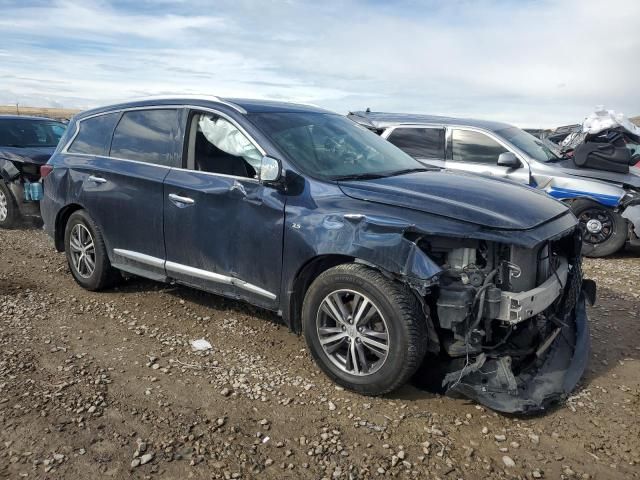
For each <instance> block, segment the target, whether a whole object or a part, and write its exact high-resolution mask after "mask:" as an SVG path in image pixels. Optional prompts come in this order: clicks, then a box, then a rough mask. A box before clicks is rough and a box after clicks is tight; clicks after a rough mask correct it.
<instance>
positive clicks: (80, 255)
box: [69, 223, 96, 278]
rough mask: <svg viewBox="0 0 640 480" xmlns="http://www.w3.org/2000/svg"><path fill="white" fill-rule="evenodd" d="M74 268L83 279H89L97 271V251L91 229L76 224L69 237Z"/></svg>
mask: <svg viewBox="0 0 640 480" xmlns="http://www.w3.org/2000/svg"><path fill="white" fill-rule="evenodd" d="M69 247H70V249H71V261H72V263H73V268H74V269H75V271H76V272H77V273H78V275H80V276H81V277H82V278H89V277H91V275H93V272H94V271H95V269H96V249H95V244H94V242H93V237H92V236H91V232H89V229H87V227H85V226H84V225H82V224H81V223H76V224H75V225H74V226H73V229H72V230H71V236H70V237H69Z"/></svg>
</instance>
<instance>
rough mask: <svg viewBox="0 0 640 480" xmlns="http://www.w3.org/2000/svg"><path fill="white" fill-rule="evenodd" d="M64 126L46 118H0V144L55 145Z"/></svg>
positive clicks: (19, 145)
mask: <svg viewBox="0 0 640 480" xmlns="http://www.w3.org/2000/svg"><path fill="white" fill-rule="evenodd" d="M66 128H67V126H66V125H65V124H64V123H60V122H54V121H48V120H29V119H6V120H2V119H0V146H4V147H55V146H56V145H58V140H60V137H62V134H63V133H64V131H65V130H66Z"/></svg>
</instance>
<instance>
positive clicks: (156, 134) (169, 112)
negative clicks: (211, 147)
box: [109, 109, 179, 167]
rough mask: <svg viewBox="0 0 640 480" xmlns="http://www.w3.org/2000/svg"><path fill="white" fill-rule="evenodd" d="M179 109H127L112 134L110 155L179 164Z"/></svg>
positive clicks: (157, 162) (170, 164)
mask: <svg viewBox="0 0 640 480" xmlns="http://www.w3.org/2000/svg"><path fill="white" fill-rule="evenodd" d="M177 125H178V111H177V110H176V109H158V110H133V111H130V112H125V113H124V114H123V115H122V118H121V119H120V122H119V123H118V126H117V127H116V130H115V132H114V133H113V141H112V142H111V152H110V153H109V155H110V156H112V157H116V158H122V159H125V160H137V161H139V162H145V163H153V164H156V165H164V166H168V167H177V166H179V165H178V164H177V160H176V158H177V157H176V155H175V154H174V143H175V140H174V132H175V131H176V127H177Z"/></svg>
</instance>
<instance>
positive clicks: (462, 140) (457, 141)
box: [452, 130, 508, 165]
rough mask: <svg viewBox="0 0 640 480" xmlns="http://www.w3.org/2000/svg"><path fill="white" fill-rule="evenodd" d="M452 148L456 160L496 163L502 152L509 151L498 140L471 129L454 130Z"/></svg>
mask: <svg viewBox="0 0 640 480" xmlns="http://www.w3.org/2000/svg"><path fill="white" fill-rule="evenodd" d="M452 148H453V161H454V162H468V163H483V164H489V165H496V164H497V163H498V157H499V156H500V154H501V153H505V152H508V150H507V149H506V148H504V147H503V146H502V145H500V144H499V143H498V142H496V141H495V140H493V139H492V138H489V137H488V136H487V135H485V134H484V133H480V132H474V131H471V130H453V133H452Z"/></svg>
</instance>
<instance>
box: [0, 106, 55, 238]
mask: <svg viewBox="0 0 640 480" xmlns="http://www.w3.org/2000/svg"><path fill="white" fill-rule="evenodd" d="M66 128H67V126H66V125H65V124H64V123H62V122H57V121H55V120H51V119H49V118H42V117H23V116H17V115H0V227H1V228H10V227H12V226H14V225H15V224H16V223H17V222H18V221H19V220H20V219H21V218H26V217H38V216H40V208H39V206H38V201H39V200H40V198H41V196H42V188H41V185H40V183H39V180H40V166H41V165H44V164H45V163H47V160H49V157H51V154H52V153H53V151H54V150H55V148H56V145H58V140H60V137H62V135H63V133H64V131H65V129H66Z"/></svg>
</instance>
